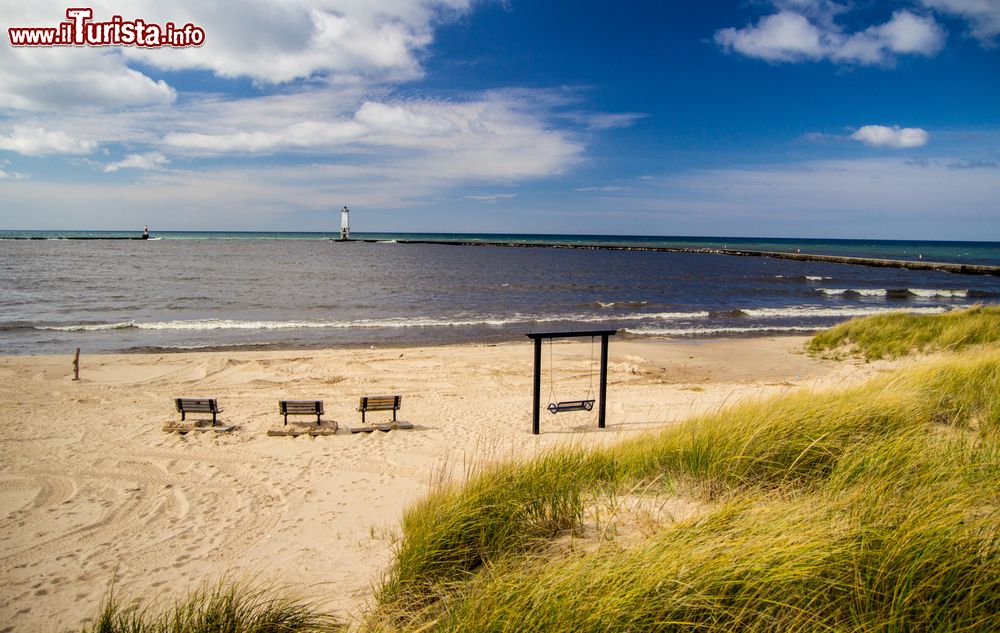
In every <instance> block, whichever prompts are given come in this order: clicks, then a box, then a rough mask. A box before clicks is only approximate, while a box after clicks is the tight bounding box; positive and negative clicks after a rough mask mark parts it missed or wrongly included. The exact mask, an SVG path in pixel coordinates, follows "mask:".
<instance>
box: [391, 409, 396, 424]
mask: <svg viewBox="0 0 1000 633" xmlns="http://www.w3.org/2000/svg"><path fill="white" fill-rule="evenodd" d="M392 421H393V422H395V421H396V410H395V409H393V410H392Z"/></svg>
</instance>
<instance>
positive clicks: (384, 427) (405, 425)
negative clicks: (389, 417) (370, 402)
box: [350, 420, 413, 433]
mask: <svg viewBox="0 0 1000 633" xmlns="http://www.w3.org/2000/svg"><path fill="white" fill-rule="evenodd" d="M412 428H413V424H411V423H409V422H402V421H400V420H397V421H395V422H384V423H381V424H366V425H365V426H352V427H350V429H351V433H371V432H372V431H392V430H393V429H412Z"/></svg>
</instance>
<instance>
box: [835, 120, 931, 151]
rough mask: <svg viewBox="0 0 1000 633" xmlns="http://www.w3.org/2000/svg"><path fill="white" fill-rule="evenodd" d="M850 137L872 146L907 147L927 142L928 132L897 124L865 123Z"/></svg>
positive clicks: (918, 145) (920, 145) (919, 145)
mask: <svg viewBox="0 0 1000 633" xmlns="http://www.w3.org/2000/svg"><path fill="white" fill-rule="evenodd" d="M851 138H852V139H854V140H855V141H860V142H862V143H864V144H865V145H870V146H872V147H890V148H892V149H907V148H910V147H922V146H924V145H926V144H927V141H928V140H929V139H930V134H928V133H927V131H926V130H923V129H921V128H918V127H905V128H901V127H899V126H898V125H894V126H892V127H887V126H885V125H865V126H863V127H861V128H858V131H856V132H855V133H854V134H851Z"/></svg>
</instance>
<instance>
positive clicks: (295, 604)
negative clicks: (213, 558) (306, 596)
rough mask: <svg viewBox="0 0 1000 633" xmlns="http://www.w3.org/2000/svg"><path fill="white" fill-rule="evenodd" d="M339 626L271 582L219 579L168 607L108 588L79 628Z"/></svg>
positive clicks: (147, 631)
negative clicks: (254, 583)
mask: <svg viewBox="0 0 1000 633" xmlns="http://www.w3.org/2000/svg"><path fill="white" fill-rule="evenodd" d="M342 630H344V627H343V626H342V625H341V624H340V623H338V622H337V620H336V619H335V618H333V617H332V616H330V615H326V614H323V613H322V612H320V611H319V610H318V609H317V608H315V607H314V606H312V605H310V604H308V603H306V602H304V601H301V600H298V599H295V598H292V597H289V596H287V595H284V594H282V593H281V592H280V591H277V590H275V589H272V588H264V587H253V586H251V585H248V584H246V583H239V582H236V583H229V582H221V583H219V584H218V585H215V586H205V587H202V588H201V589H198V590H196V591H194V592H192V593H191V594H189V595H188V596H186V597H185V598H183V599H181V600H178V601H177V602H175V603H173V604H172V605H170V606H169V607H166V608H161V609H157V608H156V606H155V605H153V606H151V605H149V604H144V603H142V602H138V601H132V602H129V603H125V602H123V601H122V599H121V597H120V596H118V595H116V594H115V592H114V588H113V587H112V589H111V590H110V591H109V592H108V595H107V597H106V598H105V600H104V602H103V604H102V605H101V610H100V613H99V614H98V616H97V618H95V619H94V621H92V622H91V623H90V624H89V625H87V626H86V627H84V629H83V633H328V632H331V631H342Z"/></svg>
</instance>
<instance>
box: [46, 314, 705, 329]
mask: <svg viewBox="0 0 1000 633" xmlns="http://www.w3.org/2000/svg"><path fill="white" fill-rule="evenodd" d="M707 316H708V312H653V313H634V314H625V315H620V316H616V317H614V320H617V321H642V320H647V319H649V320H659V321H666V320H676V319H698V318H704V317H707ZM606 320H608V319H607V317H605V316H601V315H593V314H559V315H549V316H544V315H530V314H520V313H515V314H512V315H509V316H502V317H501V316H470V317H457V318H433V317H414V318H410V317H390V318H385V319H357V320H352V321H331V320H315V321H305V320H292V321H239V320H234V319H193V320H187V321H157V322H151V323H139V322H136V321H129V322H127V323H103V324H80V325H46V326H37V328H36V329H39V330H59V331H63V332H77V331H99V330H114V329H123V328H136V329H139V330H172V331H211V330H296V329H350V328H359V329H372V328H419V327H428V328H431V327H470V326H498V327H499V326H505V325H517V324H527V323H553V322H580V323H597V322H602V321H606Z"/></svg>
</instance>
